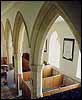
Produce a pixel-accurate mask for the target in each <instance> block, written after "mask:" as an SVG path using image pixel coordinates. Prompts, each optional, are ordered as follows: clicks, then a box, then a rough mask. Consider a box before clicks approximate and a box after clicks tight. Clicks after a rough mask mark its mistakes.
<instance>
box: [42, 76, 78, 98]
mask: <svg viewBox="0 0 82 100" xmlns="http://www.w3.org/2000/svg"><path fill="white" fill-rule="evenodd" d="M42 85H43V96H49V95H52V94H56V93H60V92H64V91H67V90H71V89H74V88H78V87H80V83H79V82H77V81H76V80H74V79H72V78H70V77H68V76H65V75H62V74H60V75H56V76H52V77H47V78H43V83H42Z"/></svg>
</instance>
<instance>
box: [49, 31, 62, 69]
mask: <svg viewBox="0 0 82 100" xmlns="http://www.w3.org/2000/svg"><path fill="white" fill-rule="evenodd" d="M59 59H60V45H59V41H58V35H57V32H56V31H55V32H53V33H52V35H51V37H50V42H49V59H48V61H49V64H51V65H53V66H55V67H57V68H59Z"/></svg>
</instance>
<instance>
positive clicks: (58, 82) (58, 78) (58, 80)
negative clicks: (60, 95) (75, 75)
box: [53, 75, 63, 87]
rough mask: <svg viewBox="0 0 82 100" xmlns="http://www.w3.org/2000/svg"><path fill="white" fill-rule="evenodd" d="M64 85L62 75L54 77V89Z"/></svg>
mask: <svg viewBox="0 0 82 100" xmlns="http://www.w3.org/2000/svg"><path fill="white" fill-rule="evenodd" d="M62 83H63V80H62V75H56V76H53V87H58V86H59V85H61V84H62Z"/></svg>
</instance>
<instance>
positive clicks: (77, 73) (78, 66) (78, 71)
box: [76, 51, 81, 79]
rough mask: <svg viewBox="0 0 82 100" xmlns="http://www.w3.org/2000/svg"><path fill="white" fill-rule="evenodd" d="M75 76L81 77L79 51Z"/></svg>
mask: <svg viewBox="0 0 82 100" xmlns="http://www.w3.org/2000/svg"><path fill="white" fill-rule="evenodd" d="M76 77H77V78H79V79H81V52H80V51H79V57H78V64H77V72H76Z"/></svg>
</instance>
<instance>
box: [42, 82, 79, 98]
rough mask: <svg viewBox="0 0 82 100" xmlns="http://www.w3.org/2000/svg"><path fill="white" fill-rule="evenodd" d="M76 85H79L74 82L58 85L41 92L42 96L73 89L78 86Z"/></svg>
mask: <svg viewBox="0 0 82 100" xmlns="http://www.w3.org/2000/svg"><path fill="white" fill-rule="evenodd" d="M78 87H80V83H75V84H73V85H69V86H65V87H59V88H57V89H53V90H49V91H46V92H43V97H44V96H50V95H53V94H56V93H60V92H64V91H68V90H72V89H75V88H78Z"/></svg>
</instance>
